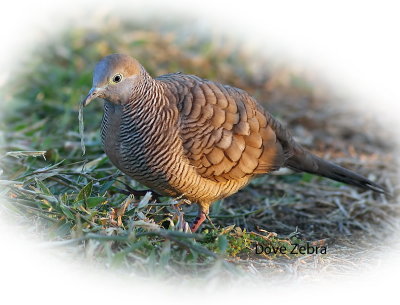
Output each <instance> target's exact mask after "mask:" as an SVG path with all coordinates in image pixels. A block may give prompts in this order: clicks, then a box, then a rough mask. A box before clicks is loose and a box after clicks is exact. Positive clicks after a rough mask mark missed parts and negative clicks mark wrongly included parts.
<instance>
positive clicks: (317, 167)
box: [285, 149, 387, 194]
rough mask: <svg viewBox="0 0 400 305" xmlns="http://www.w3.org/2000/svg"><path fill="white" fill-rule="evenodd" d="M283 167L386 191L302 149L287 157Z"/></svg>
mask: <svg viewBox="0 0 400 305" xmlns="http://www.w3.org/2000/svg"><path fill="white" fill-rule="evenodd" d="M285 165H286V166H287V167H289V168H291V169H293V170H297V171H303V172H307V173H311V174H316V175H319V176H323V177H326V178H330V179H333V180H335V181H339V182H343V183H346V184H350V185H354V186H358V187H361V188H363V189H367V190H372V191H374V192H377V193H381V194H385V193H386V194H387V191H386V190H385V189H384V188H383V187H382V186H380V185H378V184H376V183H374V182H372V181H371V180H369V179H367V178H365V177H363V176H361V175H359V174H357V173H355V172H352V171H350V170H348V169H345V168H343V167H341V166H339V165H337V164H335V163H332V162H329V161H326V160H323V159H321V158H319V157H317V156H316V155H313V154H312V153H310V152H308V151H305V150H303V149H301V150H297V151H296V153H294V154H293V155H292V156H291V157H289V158H288V159H287V160H286V164H285Z"/></svg>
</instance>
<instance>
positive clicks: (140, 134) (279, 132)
mask: <svg viewBox="0 0 400 305" xmlns="http://www.w3.org/2000/svg"><path fill="white" fill-rule="evenodd" d="M97 97H98V98H103V99H104V100H105V103H104V115H103V119H102V124H101V139H102V143H103V146H104V150H105V153H106V154H107V156H108V157H109V158H110V160H111V162H112V163H113V164H114V165H115V166H116V167H117V168H118V169H120V170H121V171H122V172H123V173H125V174H126V175H128V176H130V177H132V178H133V179H135V180H137V181H138V182H140V183H142V184H143V185H145V186H147V187H149V188H150V189H152V190H155V191H157V192H158V193H161V194H162V195H166V196H180V195H183V196H184V197H185V198H187V199H189V200H190V201H192V202H195V203H197V204H198V205H199V214H198V216H197V218H196V219H195V221H194V223H193V224H192V226H191V230H192V231H193V232H194V231H196V230H197V229H198V228H199V227H200V225H201V223H202V222H203V221H204V220H205V218H206V216H207V214H208V212H209V207H210V205H211V204H212V203H213V202H215V201H216V200H218V199H221V198H224V197H227V196H229V195H232V194H233V193H235V192H237V191H238V190H239V189H241V188H243V187H244V186H245V185H246V184H247V183H248V182H249V181H250V180H251V179H252V178H253V177H255V176H257V175H260V174H266V173H269V172H271V171H275V170H277V169H279V168H281V167H287V168H290V169H293V170H296V171H304V172H308V173H312V174H316V175H320V176H324V177H327V178H330V179H333V180H336V181H340V182H344V183H347V184H351V185H355V186H358V187H361V188H364V189H370V190H373V191H375V192H378V193H384V192H385V190H384V189H383V188H382V187H381V186H379V185H377V184H375V183H374V182H372V181H370V180H368V179H366V178H364V177H362V176H360V175H358V174H356V173H354V172H352V171H350V170H347V169H345V168H343V167H340V166H339V165H336V164H334V163H331V162H328V161H325V160H323V159H321V158H319V157H317V156H315V155H313V154H312V153H310V152H308V151H306V150H305V149H304V148H303V147H302V146H301V145H300V144H298V143H296V142H295V141H294V139H293V137H292V136H291V135H290V133H289V132H288V131H287V130H286V129H285V128H284V127H283V125H281V123H280V122H278V121H277V120H276V119H274V118H273V117H272V116H271V115H270V114H269V113H268V112H266V111H265V110H264V109H263V108H262V107H261V106H260V104H258V103H257V101H256V100H255V99H254V98H253V97H251V96H250V95H249V94H248V93H247V92H245V91H243V90H241V89H238V88H234V87H231V86H227V85H223V84H220V83H217V82H213V81H210V80H206V79H202V78H200V77H197V76H194V75H186V74H183V73H172V74H166V75H162V76H159V77H156V78H152V77H151V76H150V75H149V74H148V73H147V72H146V70H145V69H144V68H143V66H142V65H140V63H139V62H138V61H137V60H135V59H134V58H132V57H130V56H127V55H123V54H112V55H108V56H106V57H104V58H103V59H102V60H101V61H100V62H98V63H97V65H96V67H95V69H94V73H93V87H92V89H91V90H90V92H89V94H88V95H87V96H86V98H85V99H84V100H83V101H82V104H83V106H86V105H88V104H89V103H90V102H91V101H92V100H93V99H95V98H97Z"/></svg>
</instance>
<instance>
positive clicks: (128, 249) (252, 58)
mask: <svg viewBox="0 0 400 305" xmlns="http://www.w3.org/2000/svg"><path fill="white" fill-rule="evenodd" d="M114 52H123V53H128V54H132V55H134V56H135V57H136V58H137V59H138V60H139V61H140V62H141V63H142V64H143V65H144V66H145V67H146V69H147V70H148V71H149V72H150V73H151V74H152V75H160V74H164V73H168V72H174V71H182V72H184V73H192V74H196V75H198V76H201V77H205V78H209V79H213V80H217V81H220V82H223V83H228V84H230V85H233V86H237V87H240V88H243V89H245V90H248V91H249V92H251V93H252V94H253V95H254V96H256V97H257V99H258V100H259V101H261V102H265V103H264V105H265V107H266V109H268V111H270V112H271V113H273V114H274V115H275V116H277V117H279V118H281V119H282V120H283V121H284V122H285V123H287V124H288V126H289V128H290V129H291V130H292V131H293V134H294V135H295V136H296V137H297V138H298V140H299V141H300V142H301V143H302V144H303V145H304V146H306V147H308V148H309V149H311V150H313V151H314V152H315V153H317V154H319V155H322V156H325V157H326V158H331V159H334V160H335V161H337V162H338V163H340V164H342V165H344V166H347V167H350V168H352V169H354V170H356V171H358V172H360V173H361V174H364V175H368V173H373V174H370V178H371V179H374V180H375V181H377V182H378V183H380V184H382V185H383V186H385V187H386V188H388V189H389V190H390V191H391V192H392V193H393V194H394V197H393V198H391V199H387V198H385V197H383V196H377V195H375V194H372V193H371V192H370V191H363V190H358V189H354V188H352V187H349V186H346V185H344V184H341V183H336V182H333V181H330V180H328V179H322V178H319V177H316V176H313V175H310V174H304V173H293V174H291V175H282V176H281V175H271V176H263V177H259V178H256V179H255V180H253V181H252V183H251V184H250V185H249V186H248V187H247V188H245V189H244V190H242V191H240V192H238V193H237V194H235V195H234V196H231V197H229V198H227V199H225V200H223V201H220V202H217V203H216V204H214V206H213V208H212V211H211V215H210V216H211V219H212V221H213V223H210V222H207V223H206V224H205V225H204V226H203V230H202V231H201V232H200V233H198V234H190V233H184V232H182V231H180V230H179V227H180V222H182V216H183V214H184V215H185V219H186V220H187V221H191V220H193V218H194V217H195V215H196V211H195V207H191V206H187V205H186V204H184V201H183V200H182V199H180V198H162V199H161V200H159V201H155V200H153V199H152V198H151V196H150V193H148V194H147V195H146V196H144V197H143V198H134V197H132V196H128V197H127V196H126V195H123V194H121V193H120V192H119V191H120V189H124V187H125V185H126V184H129V185H131V186H132V187H134V188H135V189H143V187H142V186H141V185H139V184H138V183H136V182H135V181H132V180H130V179H129V178H128V177H126V176H124V175H122V174H121V173H120V172H119V171H118V170H116V168H115V167H113V166H112V164H111V163H110V161H109V160H108V159H107V158H106V156H105V154H104V152H103V150H102V147H101V143H100V138H99V125H100V120H101V115H102V105H101V103H99V102H97V103H92V105H91V107H90V108H88V109H85V129H86V132H85V143H86V154H85V155H84V156H82V151H81V148H80V137H79V132H78V107H79V102H80V101H81V99H82V98H83V97H84V95H85V94H86V93H87V92H88V90H89V89H90V86H91V71H92V68H93V66H94V64H95V63H96V62H97V61H98V60H99V59H100V58H101V57H103V56H105V55H107V54H109V53H114ZM21 66H23V68H20V69H19V71H18V73H17V75H18V77H17V78H16V79H17V81H15V82H12V83H9V84H8V85H7V91H5V90H2V95H1V98H2V102H4V103H3V104H4V105H5V107H4V111H3V112H2V123H1V124H2V126H1V130H2V132H1V137H0V144H1V150H2V154H1V157H0V168H1V176H0V179H2V180H0V184H1V185H2V188H1V192H0V195H1V196H2V197H3V198H4V199H6V200H5V203H4V204H3V205H2V206H1V208H0V211H1V214H3V216H5V217H7V218H11V219H15V221H17V222H20V223H21V226H22V225H25V226H32V225H34V227H35V230H34V231H35V234H36V235H39V236H40V237H41V238H42V239H43V240H46V241H48V242H47V243H46V245H47V246H49V247H61V248H62V251H64V252H67V253H70V254H71V255H75V256H77V257H79V258H83V259H85V260H88V261H90V262H93V263H96V264H99V265H100V266H104V267H106V268H117V269H121V270H134V271H135V272H137V273H138V274H142V275H145V276H149V275H154V274H161V276H163V277H168V278H171V277H173V275H179V274H182V271H185V272H187V274H191V276H205V275H206V274H215V272H217V273H220V274H229V275H234V276H236V275H237V274H246V273H248V272H249V271H252V272H255V273H256V274H257V275H260V274H263V275H267V276H272V275H274V274H279V273H282V272H283V273H285V274H286V273H288V274H290V273H291V272H294V271H293V270H294V269H293V268H296V273H297V272H298V267H295V266H298V264H299V263H300V262H301V266H303V270H311V269H313V268H315V266H318V267H320V268H325V269H330V270H333V271H334V272H337V273H343V272H345V271H344V270H345V269H346V268H347V267H345V266H350V265H351V266H353V269H356V267H354V265H357V264H355V263H354V262H355V260H360V256H359V255H357V253H364V254H365V251H366V249H371V245H372V246H374V247H375V248H376V246H377V245H378V244H379V245H380V246H388V247H390V243H389V242H387V239H386V237H387V235H390V234H391V232H393V230H395V229H396V228H397V220H396V219H397V217H398V214H399V202H398V200H397V199H396V198H397V195H398V193H399V188H398V186H397V180H396V179H395V177H396V175H397V164H396V160H395V158H394V156H395V146H394V145H392V144H391V143H387V142H385V141H383V140H382V139H384V138H385V137H387V131H386V130H384V129H382V128H380V126H379V125H378V124H377V123H376V122H375V121H373V120H371V119H368V118H367V117H364V116H360V115H357V116H356V117H355V116H354V113H353V112H351V111H349V109H346V108H340V107H338V106H334V105H335V104H338V103H333V101H334V100H333V99H334V97H332V96H333V95H331V94H330V93H329V91H327V90H324V88H323V87H321V85H320V84H318V82H316V81H315V80H313V78H312V77H310V76H308V75H307V73H306V72H304V71H294V70H291V69H290V68H289V67H286V66H284V65H277V64H274V65H272V64H271V62H270V61H268V60H266V59H263V57H262V56H261V55H260V54H257V53H256V52H249V51H246V49H245V48H244V47H242V46H241V45H240V44H239V43H235V42H234V41H231V40H230V39H229V38H227V37H224V36H221V35H220V36H219V39H215V38H214V39H211V38H208V37H195V36H191V37H188V36H185V35H184V32H183V30H182V27H179V26H177V25H171V24H170V25H167V26H164V25H159V24H154V25H143V24H132V23H125V22H122V23H121V22H118V21H116V20H113V19H111V18H106V19H105V20H104V22H103V27H101V28H99V29H96V30H91V29H87V28H71V29H69V30H68V31H67V32H65V33H63V34H62V35H60V37H59V38H57V39H56V40H54V41H49V43H48V45H45V46H42V47H39V48H37V49H36V50H35V51H33V52H32V54H30V55H29V56H28V57H27V58H26V61H25V62H24V63H23V64H22V65H21ZM335 102H336V100H335ZM367 130H368V132H367ZM370 131H373V132H370ZM393 165H395V166H393ZM179 204H180V205H179ZM177 205H179V206H177ZM306 243H313V244H315V245H317V244H318V245H327V246H328V250H329V251H328V254H327V255H311V256H310V255H306V256H305V255H296V254H294V255H292V254H280V253H277V254H270V255H266V254H263V255H256V254H255V253H254V247H255V245H256V244H263V245H265V246H270V247H271V248H274V247H275V248H277V247H280V246H285V247H288V248H289V249H291V248H293V247H294V245H295V244H302V245H305V244H306ZM365 257H366V256H365ZM358 265H359V266H363V264H358ZM300 269H301V268H300ZM347 269H348V268H347ZM347 269H346V270H347ZM215 270H217V271H215ZM254 270H255V271H254Z"/></svg>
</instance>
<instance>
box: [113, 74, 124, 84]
mask: <svg viewBox="0 0 400 305" xmlns="http://www.w3.org/2000/svg"><path fill="white" fill-rule="evenodd" d="M121 80H122V75H121V74H119V73H118V74H115V75H114V76H113V78H112V81H113V83H119V82H120V81H121Z"/></svg>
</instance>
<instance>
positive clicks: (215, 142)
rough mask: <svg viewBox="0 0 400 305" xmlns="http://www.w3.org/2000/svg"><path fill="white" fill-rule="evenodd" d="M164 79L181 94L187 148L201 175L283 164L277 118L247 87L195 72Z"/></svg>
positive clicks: (236, 175) (231, 175)
mask: <svg viewBox="0 0 400 305" xmlns="http://www.w3.org/2000/svg"><path fill="white" fill-rule="evenodd" d="M162 78H163V80H164V81H166V82H167V81H168V84H169V89H170V90H172V91H173V94H174V95H178V98H177V106H178V109H179V110H180V113H181V118H180V136H181V138H182V142H183V147H184V151H185V154H186V156H187V158H188V159H189V161H190V163H191V164H192V165H193V166H194V167H195V168H196V170H197V172H198V173H199V174H200V175H202V176H203V177H205V178H209V179H212V180H215V181H221V182H223V181H227V180H232V179H241V178H244V177H246V176H249V175H250V176H251V175H254V174H261V173H267V172H269V171H272V170H275V169H277V168H279V167H280V166H282V164H283V162H284V153H283V149H282V146H281V144H280V142H279V141H278V140H277V137H276V134H275V132H274V130H273V128H272V127H273V124H270V120H273V119H272V117H271V116H270V115H268V114H266V113H265V112H264V110H263V109H262V107H261V106H260V105H258V104H257V102H256V101H255V100H254V99H253V98H252V97H251V96H249V95H248V94H247V93H246V92H245V91H243V90H240V89H237V88H233V87H230V86H224V85H221V84H218V83H215V82H211V81H207V80H204V79H201V78H198V77H196V76H191V75H183V74H170V75H168V77H162ZM183 87H184V88H183Z"/></svg>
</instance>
